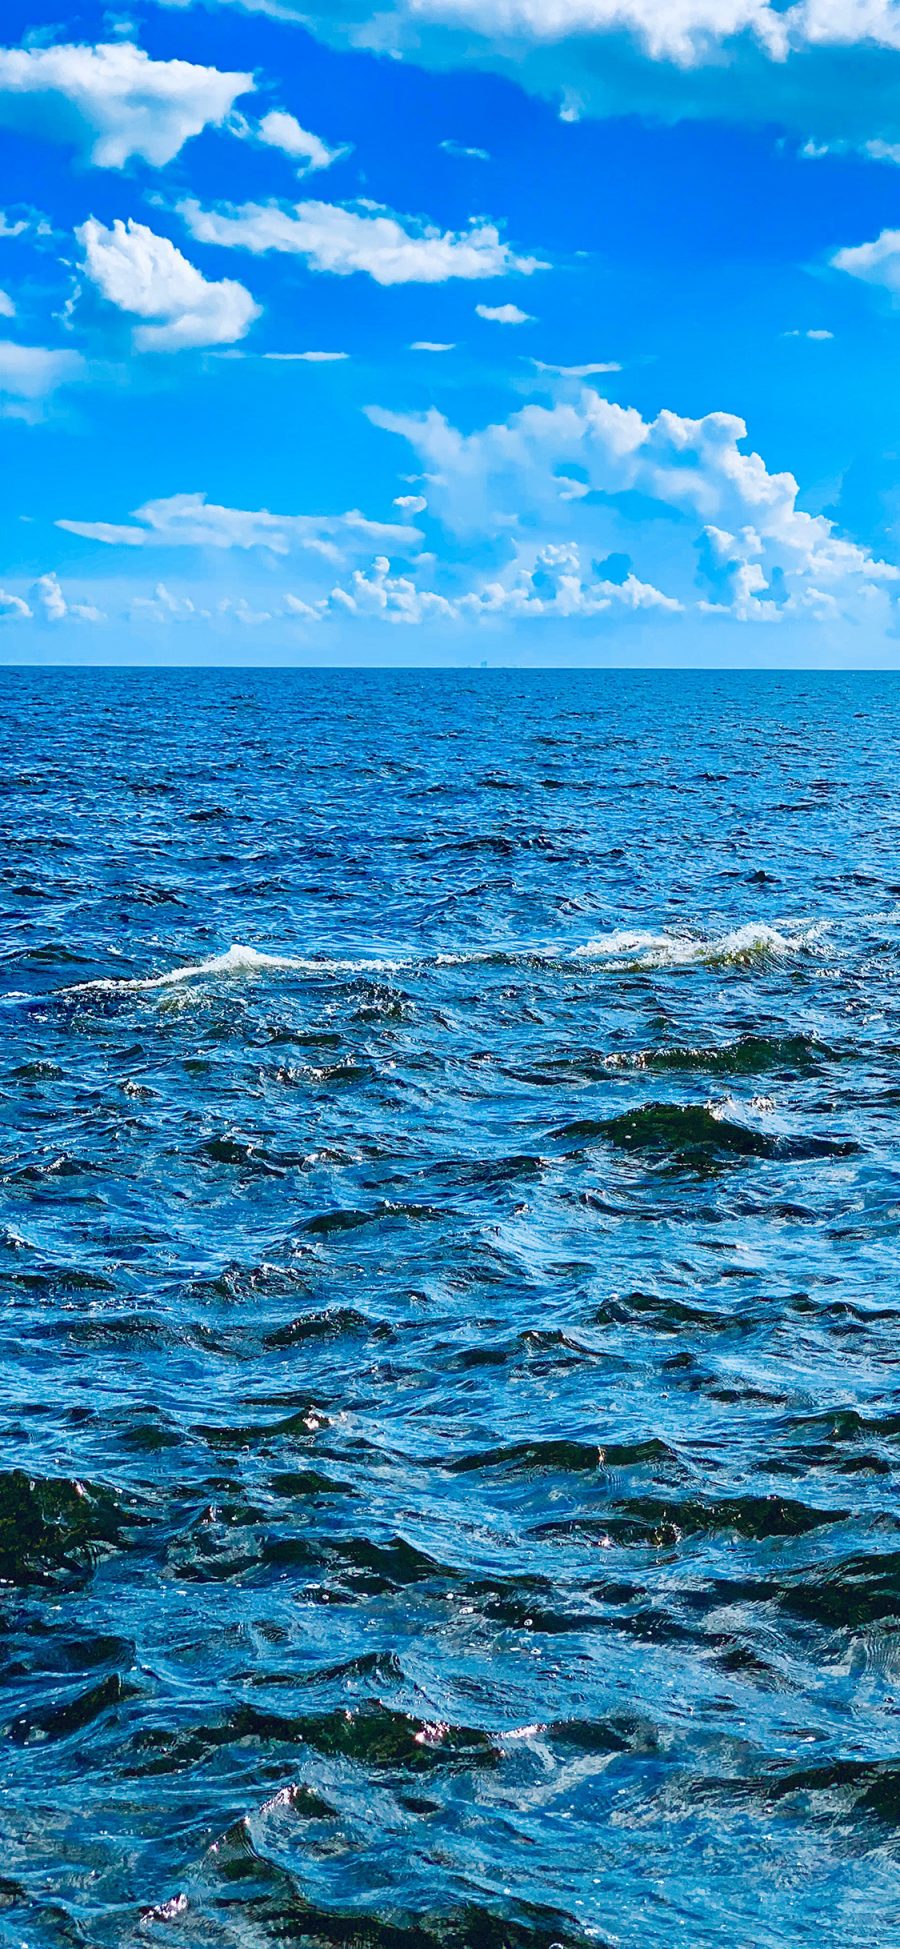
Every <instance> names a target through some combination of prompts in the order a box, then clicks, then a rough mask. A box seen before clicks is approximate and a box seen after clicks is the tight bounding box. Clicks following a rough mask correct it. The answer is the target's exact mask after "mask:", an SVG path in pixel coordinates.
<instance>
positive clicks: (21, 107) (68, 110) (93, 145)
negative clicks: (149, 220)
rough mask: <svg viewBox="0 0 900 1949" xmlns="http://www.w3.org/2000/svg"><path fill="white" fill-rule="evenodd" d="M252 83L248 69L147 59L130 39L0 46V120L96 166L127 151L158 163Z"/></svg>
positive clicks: (121, 159) (115, 161)
mask: <svg viewBox="0 0 900 1949" xmlns="http://www.w3.org/2000/svg"><path fill="white" fill-rule="evenodd" d="M253 85H254V83H253V76H252V75H250V74H226V73H222V72H220V70H219V69H218V68H204V67H198V66H196V65H195V64H194V63H193V62H191V61H152V60H151V59H150V57H149V55H147V54H145V53H144V51H143V49H142V48H140V47H135V46H134V44H133V43H132V42H130V41H114V42H110V43H109V44H107V45H100V46H97V47H74V46H57V47H19V48H0V123H3V124H5V125H6V126H8V127H13V128H24V129H27V130H29V131H32V132H33V133H35V134H38V135H44V136H47V137H49V138H50V139H51V140H53V141H59V142H65V143H69V144H74V145H75V146H76V147H77V148H78V149H80V150H82V151H85V152H86V153H87V155H88V157H89V159H90V161H91V162H93V163H96V164H97V165H98V166H99V167H101V168H106V169H121V168H122V167H123V165H124V164H125V163H126V162H127V161H128V159H129V157H130V156H142V157H143V158H144V160H145V162H149V163H152V164H154V165H155V166H156V167H157V168H161V167H162V166H163V165H164V164H165V163H167V162H171V160H172V157H173V156H176V155H177V154H178V151H179V149H180V148H181V147H182V146H183V144H184V143H185V142H187V140H188V138H189V137H190V136H194V135H199V134H200V132H201V130H202V129H205V128H207V127H209V126H210V125H211V124H212V125H214V126H219V125H221V124H222V123H223V122H224V120H225V118H226V116H227V115H228V113H229V111H230V109H231V108H232V105H233V103H234V102H235V100H236V99H237V97H238V96H239V95H243V94H246V93H247V92H248V91H249V90H250V89H252V88H253Z"/></svg>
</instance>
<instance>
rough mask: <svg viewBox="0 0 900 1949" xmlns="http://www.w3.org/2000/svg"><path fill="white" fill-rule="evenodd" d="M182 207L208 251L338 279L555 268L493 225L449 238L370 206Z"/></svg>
mask: <svg viewBox="0 0 900 1949" xmlns="http://www.w3.org/2000/svg"><path fill="white" fill-rule="evenodd" d="M178 207H179V214H180V215H181V216H182V217H183V218H184V221H185V223H186V224H187V226H188V229H189V230H190V232H191V235H192V236H194V237H196V238H197V240H198V242H200V243H206V244H224V245H228V246H236V247H238V248H240V249H243V250H250V251H254V252H257V253H259V252H264V251H283V252H288V253H291V254H293V255H295V256H298V257H303V258H305V259H306V262H307V263H308V264H309V266H310V268H311V270H314V271H330V272H331V273H332V274H333V275H335V276H337V277H349V275H350V274H351V272H353V271H364V272H366V274H367V275H368V276H369V277H371V278H374V279H375V282H376V283H377V284H443V283H444V282H445V281H446V280H447V279H448V278H491V277H504V276H506V275H507V274H508V273H509V272H511V271H516V272H518V273H520V274H521V275H524V276H528V275H530V273H531V272H532V271H537V270H543V269H546V268H547V267H546V265H544V264H542V263H541V262H540V260H539V259H538V258H536V257H521V256H518V255H517V254H516V253H515V252H514V251H513V250H512V249H511V247H510V246H509V244H507V243H505V242H504V240H503V238H502V237H501V235H500V232H499V230H498V229H497V227H496V225H495V224H492V223H485V222H477V223H473V224H472V225H471V226H470V228H469V229H468V230H466V231H461V232H454V231H450V230H445V231H441V230H438V229H437V228H436V227H435V226H434V225H431V224H425V223H417V222H416V221H415V220H414V219H413V218H411V217H406V218H404V219H403V220H402V221H401V219H400V218H399V217H397V216H394V215H393V214H392V213H391V212H390V211H389V210H384V209H382V208H381V207H380V206H379V205H377V204H369V203H362V204H357V205H356V206H355V207H353V208H349V207H347V206H345V205H342V204H338V203H317V202H309V203H298V204H296V205H293V206H290V207H288V206H286V205H284V204H281V203H244V204H242V205H241V206H240V207H238V208H233V207H230V206H229V207H227V208H220V209H216V210H204V209H203V208H202V207H201V205H200V204H199V203H197V202H195V201H194V199H193V198H188V199H187V200H186V201H184V202H183V203H180V204H179V206H178Z"/></svg>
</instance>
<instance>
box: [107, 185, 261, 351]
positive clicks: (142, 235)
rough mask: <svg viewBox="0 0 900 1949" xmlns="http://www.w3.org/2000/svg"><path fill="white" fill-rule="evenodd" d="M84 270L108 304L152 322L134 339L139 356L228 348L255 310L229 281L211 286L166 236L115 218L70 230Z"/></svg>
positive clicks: (255, 314)
mask: <svg viewBox="0 0 900 1949" xmlns="http://www.w3.org/2000/svg"><path fill="white" fill-rule="evenodd" d="M76 234H77V236H78V240H79V242H80V243H81V245H82V247H83V249H84V253H85V270H86V271H87V274H88V276H89V277H90V278H91V279H92V281H93V283H94V284H95V285H96V286H97V288H98V290H99V291H101V292H102V294H103V296H104V298H107V299H108V300H109V302H110V304H114V305H116V306H117V307H118V309H119V310H120V311H126V312H128V313H130V314H131V316H132V317H137V318H147V319H151V320H153V322H152V323H151V324H147V325H140V326H138V328H137V330H136V331H135V334H134V342H135V345H136V346H137V348H138V350H139V351H146V352H151V351H153V352H176V351H181V350H182V349H184V348H186V347H190V346H199V345H231V344H233V343H234V341H235V339H239V338H243V337H244V334H245V333H246V332H247V331H248V330H249V328H250V326H251V324H252V323H253V320H254V318H258V317H259V315H260V308H259V305H258V304H256V303H255V302H254V300H253V298H252V297H251V296H250V293H249V291H247V290H245V288H244V286H243V285H242V284H238V283H236V282H235V281H234V280H233V279H232V278H222V279H220V280H219V281H218V282H217V283H211V282H209V280H208V279H206V278H205V277H204V276H203V275H202V272H200V271H198V270H197V269H196V267H195V266H194V265H193V264H191V263H190V262H189V260H188V259H187V258H186V257H185V256H183V255H182V252H181V251H180V250H178V249H177V248H176V246H175V245H174V244H173V243H172V242H171V241H170V239H169V238H168V237H158V236H157V235H156V233H155V231H153V230H150V229H148V227H147V225H146V224H144V223H136V222H135V221H134V219H133V218H132V217H129V219H128V222H127V223H122V221H121V220H120V219H119V218H118V217H117V218H116V220H115V222H114V223H113V225H112V228H111V229H107V228H106V226H105V225H104V224H102V223H98V222H97V220H96V218H95V217H90V218H89V219H88V221H87V223H83V224H82V225H81V227H80V229H79V230H78V231H77V233H76Z"/></svg>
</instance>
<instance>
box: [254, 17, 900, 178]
mask: <svg viewBox="0 0 900 1949" xmlns="http://www.w3.org/2000/svg"><path fill="white" fill-rule="evenodd" d="M243 4H244V5H245V6H246V7H247V8H248V9H250V10H252V11H259V12H270V13H273V14H277V16H278V18H279V19H280V20H290V19H295V20H297V21H298V22H300V23H302V25H303V27H304V28H305V29H307V30H311V31H313V32H315V33H317V34H318V35H319V37H320V38H321V39H323V40H325V41H327V42H329V43H330V44H331V45H333V46H338V47H346V46H348V45H350V46H355V47H362V48H373V49H375V50H376V51H378V52H379V53H383V54H388V55H394V56H398V57H399V56H404V55H406V56H409V58H410V59H412V60H415V61H416V62H417V63H418V64H419V65H421V66H425V67H431V68H433V69H435V70H445V69H447V68H448V67H451V66H456V67H459V68H465V67H468V68H476V69H484V68H485V67H488V68H491V69H493V70H494V71H496V72H499V73H502V74H506V75H508V76H510V77H511V78H512V79H513V80H514V81H515V82H516V83H517V84H518V85H519V86H521V87H524V88H526V89H529V90H530V91H531V92H532V93H533V94H536V95H539V96H542V97H544V98H546V99H548V100H550V101H552V102H553V104H554V106H555V107H556V108H557V111H558V112H560V113H561V115H562V117H563V119H564V120H566V121H577V120H578V119H579V118H583V117H585V116H590V115H601V116H622V115H641V116H645V117H649V118H653V119H662V120H665V121H677V120H681V119H684V118H685V117H694V118H697V117H702V118H706V119H711V120H714V121H723V120H730V121H739V122H751V123H756V124H758V125H763V126H767V127H774V126H779V127H784V128H790V129H791V130H793V131H795V132H797V133H798V134H799V135H800V136H801V137H808V136H810V135H812V136H813V137H815V138H816V139H817V140H823V139H824V140H830V139H838V140H844V141H849V140H851V139H852V140H854V141H856V142H857V143H859V144H862V143H863V142H864V141H865V140H866V139H870V138H871V137H872V136H873V132H874V133H875V134H876V135H877V136H878V137H879V138H881V139H883V140H885V141H888V142H893V143H897V144H900V90H898V86H897V83H898V78H900V63H898V62H897V61H896V59H895V56H896V51H897V50H898V49H900V6H898V4H897V0H787V4H785V0H243ZM879 50H880V51H881V58H880V59H879V58H878V51H879ZM873 57H874V58H873Z"/></svg>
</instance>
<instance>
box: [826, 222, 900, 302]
mask: <svg viewBox="0 0 900 1949" xmlns="http://www.w3.org/2000/svg"><path fill="white" fill-rule="evenodd" d="M831 263H832V266H833V268H834V269H835V270H836V271H846V272H847V273H848V275H849V276H850V277H858V278H861V279H862V280H863V282H864V283H866V284H880V285H883V286H884V289H885V290H886V291H890V292H892V293H893V294H894V295H895V296H896V295H898V294H900V230H882V232H881V235H880V237H876V238H875V241H874V243H871V244H852V245H850V246H849V247H848V248H847V249H845V250H838V251H835V253H834V256H833V257H832V259H831Z"/></svg>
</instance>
